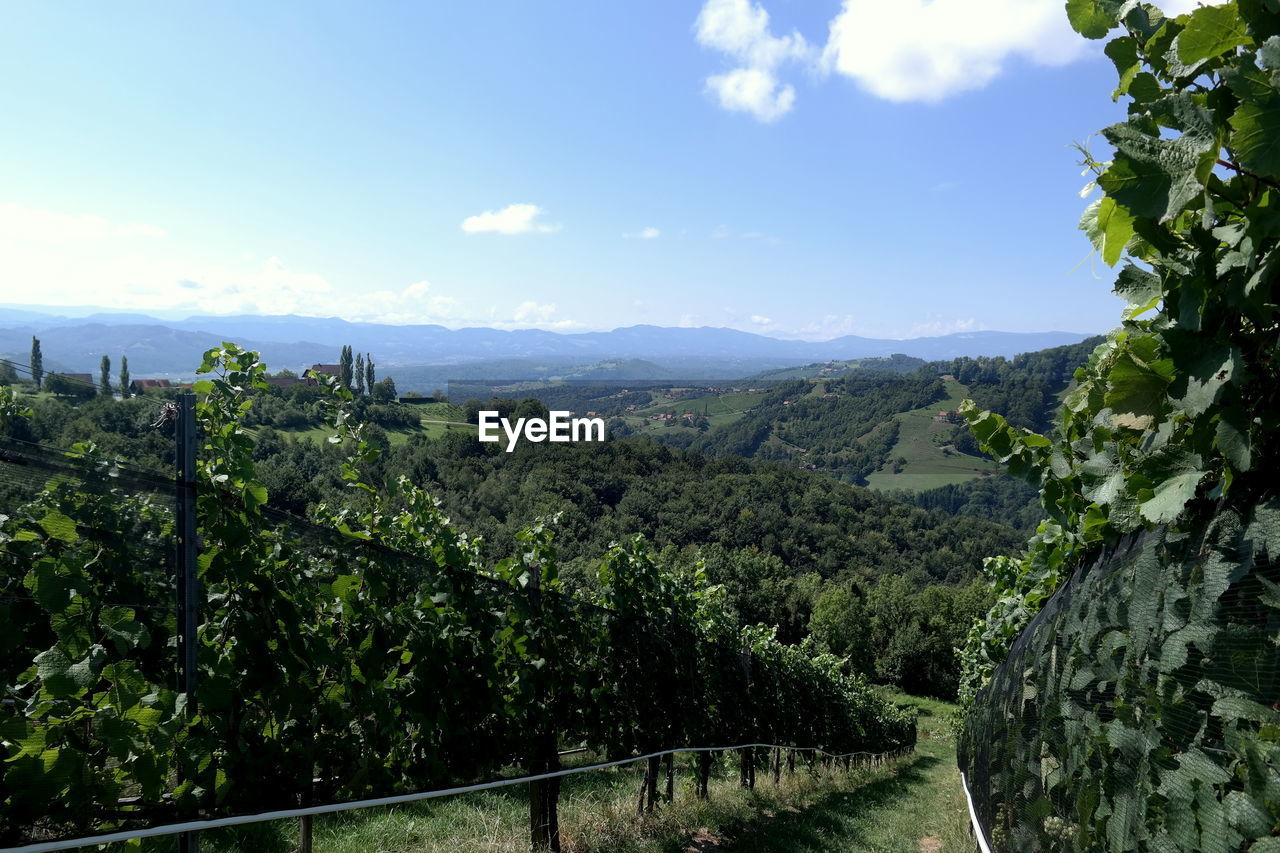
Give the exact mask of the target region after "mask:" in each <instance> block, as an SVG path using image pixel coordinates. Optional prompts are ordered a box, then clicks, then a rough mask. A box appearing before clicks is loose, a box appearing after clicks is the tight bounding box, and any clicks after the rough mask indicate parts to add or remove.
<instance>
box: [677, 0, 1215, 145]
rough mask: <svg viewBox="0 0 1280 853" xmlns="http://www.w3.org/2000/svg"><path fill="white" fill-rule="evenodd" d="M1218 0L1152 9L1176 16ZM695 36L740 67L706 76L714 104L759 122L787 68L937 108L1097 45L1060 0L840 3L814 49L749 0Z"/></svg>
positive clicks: (1173, 0) (718, 14)
mask: <svg viewBox="0 0 1280 853" xmlns="http://www.w3.org/2000/svg"><path fill="white" fill-rule="evenodd" d="M1223 2H1226V0H1168V2H1165V3H1160V4H1158V5H1160V6H1162V8H1164V10H1165V12H1166V14H1169V15H1177V14H1182V13H1185V12H1189V11H1191V10H1193V9H1194V8H1195V7H1196V6H1200V5H1216V4H1220V3H1223ZM695 32H696V36H697V40H698V43H699V44H701V45H703V46H704V47H710V48H713V49H715V50H718V51H721V52H722V53H724V54H726V55H727V56H729V57H731V58H733V59H734V60H736V64H737V65H738V67H736V68H734V69H733V70H731V71H729V72H727V73H723V74H714V75H711V76H710V77H708V78H707V81H706V85H707V89H708V90H709V91H711V92H712V93H714V94H715V96H716V97H717V99H718V102H719V104H720V106H721V107H723V108H724V109H727V110H736V111H741V112H747V113H750V114H751V115H753V116H755V117H756V118H757V119H759V120H760V121H764V122H770V121H775V120H777V119H778V118H780V117H781V116H783V115H785V114H786V113H788V112H789V111H790V110H791V109H792V107H793V106H794V104H795V100H796V91H795V88H794V87H793V86H790V85H786V84H784V83H782V82H781V81H780V79H779V76H778V70H779V69H780V68H782V67H784V66H785V65H787V64H788V63H796V64H799V65H802V66H804V67H807V68H808V69H810V70H811V71H814V72H817V74H816V75H815V76H817V77H821V76H825V75H830V74H838V75H841V76H843V77H846V78H849V79H851V80H853V81H854V82H855V83H857V85H858V86H859V87H861V88H862V89H864V90H865V91H867V92H869V93H870V94H872V95H874V96H876V97H878V98H883V99H885V100H889V101H922V102H936V101H940V100H943V99H944V98H947V97H950V96H952V95H956V94H958V93H961V92H965V91H970V90H973V89H981V88H983V87H985V86H987V85H988V84H990V83H991V81H993V80H994V79H996V78H997V77H999V76H1000V75H1001V74H1002V73H1004V72H1005V71H1007V69H1008V68H1009V66H1010V65H1011V64H1012V63H1015V62H1028V63H1032V64H1035V65H1045V66H1059V65H1065V64H1067V63H1069V62H1072V61H1074V60H1076V59H1078V58H1080V57H1082V56H1085V55H1088V54H1090V53H1091V52H1094V53H1096V52H1097V50H1098V49H1099V46H1100V42H1097V41H1094V42H1090V41H1088V40H1087V39H1084V38H1083V37H1081V36H1080V35H1078V34H1077V33H1075V32H1074V31H1073V30H1072V29H1071V26H1070V24H1069V23H1068V22H1067V16H1066V12H1065V10H1064V9H1063V6H1062V3H1061V2H1050V0H843V4H842V6H841V8H840V11H839V12H838V13H837V14H836V16H835V17H834V18H833V19H832V20H831V22H830V24H829V27H828V35H827V42H826V45H825V46H824V47H823V48H822V50H821V51H819V50H816V49H815V48H814V47H812V46H811V45H809V44H808V43H807V42H806V41H805V39H804V37H803V36H801V35H800V34H799V33H796V32H792V33H791V34H790V35H786V36H781V37H780V36H775V35H773V33H772V32H771V31H770V27H769V13H768V12H767V11H766V10H765V9H764V7H763V6H760V5H757V4H755V3H753V2H751V0H707V2H706V3H705V4H704V5H703V7H702V10H701V12H700V13H699V15H698V19H697V22H696V24H695Z"/></svg>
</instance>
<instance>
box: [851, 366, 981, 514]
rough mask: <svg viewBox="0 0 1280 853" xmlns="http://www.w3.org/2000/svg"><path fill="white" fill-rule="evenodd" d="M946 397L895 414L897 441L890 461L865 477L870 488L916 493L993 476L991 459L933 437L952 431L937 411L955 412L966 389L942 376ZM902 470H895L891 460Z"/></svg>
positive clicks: (951, 425)
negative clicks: (962, 451) (964, 451)
mask: <svg viewBox="0 0 1280 853" xmlns="http://www.w3.org/2000/svg"><path fill="white" fill-rule="evenodd" d="M943 381H944V383H945V386H946V394H947V396H946V398H945V399H943V400H940V401H938V402H937V403H932V404H930V405H928V406H925V407H923V408H919V409H914V410H912V411H910V412H903V413H902V414H900V415H897V420H898V423H899V424H900V425H901V426H900V429H899V432H898V443H897V444H895V445H894V447H893V449H892V450H890V451H889V459H890V462H889V463H887V464H886V465H885V466H883V467H882V468H881V469H880V470H878V471H876V472H875V473H874V474H871V475H870V476H869V477H867V485H869V486H870V487H871V488H873V489H881V490H889V489H902V490H905V491H912V492H919V491H924V490H925V489H934V488H937V487H938V486H948V485H953V484H959V483H964V482H967V481H968V480H972V479H974V478H975V477H987V476H992V475H994V474H996V473H998V472H999V471H1000V466H999V465H998V464H997V463H995V462H994V461H992V460H991V459H986V458H980V457H977V456H969V455H967V454H964V453H959V452H956V451H955V450H954V449H950V450H948V449H947V448H946V447H945V446H943V445H940V444H939V443H938V442H937V441H936V439H937V438H938V437H939V436H944V435H947V434H948V433H950V432H951V430H952V427H953V424H951V423H948V422H946V421H940V420H938V413H939V412H943V411H955V410H956V409H957V408H959V406H960V404H961V403H962V402H964V400H965V399H966V397H968V394H969V390H968V388H966V387H965V386H964V385H962V384H960V383H959V382H957V381H956V380H955V379H953V378H951V377H945V378H944V380H943ZM899 459H903V460H906V461H905V463H899V467H900V468H901V471H899V472H897V473H895V471H894V470H893V469H894V465H893V460H899Z"/></svg>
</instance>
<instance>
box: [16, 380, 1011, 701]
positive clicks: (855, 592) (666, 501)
mask: <svg viewBox="0 0 1280 853" xmlns="http://www.w3.org/2000/svg"><path fill="white" fill-rule="evenodd" d="M858 382H860V383H861V386H860V387H866V388H874V387H876V385H877V384H878V382H879V379H878V378H874V379H869V380H868V379H866V378H863V379H861V380H858ZM295 387H296V389H297V390H295V391H294V392H293V394H292V396H290V397H285V396H284V395H282V393H281V392H280V391H279V390H278V389H265V390H261V391H258V392H255V393H254V394H252V395H250V396H249V398H248V400H247V402H246V405H247V409H246V413H245V423H246V424H248V425H249V426H250V428H251V429H252V430H253V434H254V441H255V447H254V458H255V463H256V466H257V476H258V478H259V479H260V481H261V482H262V483H263V484H264V486H265V487H266V489H267V494H268V500H269V502H270V505H272V506H273V507H276V508H278V509H281V510H284V511H287V512H290V513H292V514H295V515H298V516H306V515H309V514H311V513H312V511H313V510H314V508H315V507H316V506H317V505H320V504H323V503H328V504H330V505H348V504H350V505H356V506H358V505H359V504H360V501H361V499H362V498H361V495H360V494H359V493H355V492H352V491H351V489H350V488H349V487H348V486H347V484H346V481H345V480H344V478H343V474H342V466H341V462H342V460H343V458H344V453H345V451H344V450H343V449H342V448H340V447H337V446H334V445H331V444H329V443H328V442H326V441H323V440H318V439H320V438H321V437H322V436H324V435H326V434H327V433H326V431H325V430H324V429H321V428H319V427H316V426H315V424H316V423H317V419H318V418H320V414H319V412H320V410H321V409H322V408H323V402H322V400H320V399H319V398H318V394H319V393H320V390H318V389H316V388H315V387H313V386H304V385H299V386H295ZM901 387H903V388H908V387H909V388H916V389H924V393H928V389H929V383H917V384H914V385H910V386H901ZM27 399H28V400H29V402H30V408H31V410H32V416H31V417H30V418H26V419H17V420H14V421H11V422H10V424H9V427H8V431H9V432H10V434H13V435H15V436H17V437H19V438H23V439H25V440H31V441H38V442H40V443H43V444H47V445H52V446H58V447H66V446H70V445H71V444H73V443H75V442H79V441H91V442H93V443H94V444H95V445H96V447H97V448H98V451H99V452H101V453H103V454H106V455H108V456H114V457H118V458H123V459H128V460H131V461H133V462H135V463H137V464H142V465H145V466H147V467H150V468H153V469H156V470H169V469H170V468H171V466H172V464H173V460H172V441H171V439H170V438H169V437H168V436H167V435H166V434H165V432H164V430H163V429H162V428H161V429H158V428H156V426H155V421H156V420H157V414H158V412H159V410H160V407H161V406H162V404H163V401H164V398H163V397H162V396H157V395H146V396H143V397H135V398H131V399H114V398H107V397H102V396H99V397H96V398H93V399H88V400H71V399H60V398H57V397H54V396H52V395H49V394H44V393H42V394H39V395H34V396H29V397H28V398H27ZM521 407H522V410H523V411H525V412H526V413H527V414H528V413H537V412H540V411H544V410H543V409H542V407H541V404H539V403H537V402H536V401H527V402H526V403H523V404H520V407H517V408H521ZM456 408H457V407H448V406H446V405H445V404H431V405H430V406H427V407H418V406H409V405H405V404H400V405H396V404H377V403H373V402H371V400H370V399H369V398H368V397H367V396H366V397H364V398H361V399H358V400H357V401H354V402H353V403H352V405H351V412H352V414H353V416H354V417H356V418H357V419H358V420H360V421H364V422H365V423H366V426H365V430H366V433H367V435H368V437H369V439H370V441H371V444H372V445H373V446H377V447H380V448H382V450H383V451H384V452H383V453H382V455H381V456H380V457H379V458H378V459H376V460H373V461H371V462H370V463H368V469H367V477H368V478H369V479H370V481H371V482H373V483H376V484H378V485H380V486H384V487H385V486H387V485H388V484H392V483H394V482H395V481H396V479H397V478H398V477H400V476H405V477H407V478H408V479H409V481H410V482H413V483H414V484H416V485H417V486H419V487H421V488H423V489H425V490H426V491H427V492H428V493H430V494H431V495H433V496H434V497H435V498H436V499H437V500H439V501H440V502H441V506H442V508H443V509H444V510H445V512H446V513H447V514H448V515H449V517H450V518H451V519H452V520H453V522H454V523H456V524H457V525H459V526H460V527H461V529H463V530H466V531H467V532H468V534H469V535H471V536H473V537H479V538H480V544H479V548H480V553H481V554H482V555H484V557H485V558H487V559H496V558H497V557H499V556H501V555H504V554H508V553H512V552H513V551H514V550H516V549H517V548H518V541H517V539H518V536H519V535H521V530H522V529H523V528H524V527H525V526H527V525H529V524H532V523H535V522H536V521H537V520H538V519H539V518H544V517H546V518H550V517H555V518H557V521H556V522H555V523H554V525H553V529H554V530H555V535H556V544H557V550H558V552H559V557H560V561H561V563H562V575H563V577H564V580H565V583H566V584H567V585H569V586H570V587H578V588H586V587H590V586H591V584H592V583H593V577H594V563H595V561H596V560H597V559H598V555H599V554H600V553H602V552H603V551H605V550H607V549H608V548H609V546H610V545H611V543H613V542H618V541H624V540H626V539H627V538H628V537H630V536H632V535H634V534H637V533H638V534H642V535H644V536H645V537H647V538H648V539H649V540H650V541H651V542H652V543H653V544H654V546H655V547H656V548H657V549H658V551H659V553H660V556H661V559H662V560H664V561H666V562H668V563H670V564H672V565H676V564H681V565H688V564H691V563H693V562H696V561H698V560H702V561H703V562H704V563H705V564H706V570H707V573H708V576H709V578H710V579H711V581H712V582H714V583H717V584H722V585H723V586H724V587H725V590H726V592H727V593H728V596H727V599H726V603H727V605H728V608H729V612H730V613H732V614H733V615H734V616H735V618H736V619H737V620H738V621H739V622H740V623H742V624H757V623H761V624H768V625H776V626H778V628H779V632H780V634H779V635H780V636H781V637H782V638H783V639H785V640H788V641H798V640H800V639H802V638H804V637H806V636H809V635H811V634H813V635H815V636H816V637H817V638H818V639H820V640H821V641H822V642H824V643H825V644H826V645H827V646H828V647H829V648H832V649H833V650H835V651H838V652H839V653H841V654H847V655H849V656H850V657H851V659H852V662H853V663H852V665H853V666H855V667H856V668H857V669H858V670H859V671H863V672H866V673H869V674H871V675H873V676H874V677H876V678H878V679H881V680H885V681H888V682H890V683H894V684H905V685H907V686H909V687H911V688H912V689H914V690H916V691H917V692H932V693H936V694H939V695H944V696H950V695H953V694H954V691H955V685H956V678H957V673H958V670H957V669H956V667H955V665H954V663H953V659H952V655H951V649H952V648H953V647H954V645H955V644H956V643H958V642H960V641H961V640H962V639H963V637H962V633H963V626H965V625H967V624H968V622H969V621H970V620H971V618H972V617H973V616H975V615H976V614H977V613H979V612H981V611H982V610H983V609H984V608H985V607H986V606H988V604H989V602H988V601H987V600H986V596H985V593H984V592H982V591H981V590H974V589H970V588H969V584H970V582H971V581H972V579H973V577H974V575H975V572H976V571H977V568H978V567H979V566H980V565H981V562H982V559H983V558H984V557H986V556H988V555H990V554H994V553H999V552H1001V551H1002V550H1007V549H1008V548H1010V547H1012V546H1013V545H1014V544H1015V543H1016V542H1017V541H1018V540H1019V538H1020V537H1019V535H1018V533H1017V532H1016V531H1015V530H1014V529H1012V528H1010V527H1008V526H1005V525H1000V524H996V523H993V522H991V521H989V520H982V521H976V522H975V521H974V520H972V519H957V518H952V517H949V516H947V515H946V514H942V513H931V512H928V511H925V510H922V509H920V508H918V507H914V506H911V505H909V504H906V503H904V502H901V501H897V500H894V499H892V498H889V497H886V496H882V495H879V494H877V493H875V492H873V491H869V490H866V489H862V488H859V487H856V486H853V485H849V484H846V483H842V482H839V481H838V480H836V479H834V478H832V477H829V476H825V475H824V474H822V473H819V472H815V471H806V470H799V469H796V468H793V467H786V466H783V465H780V464H774V463H769V462H762V461H750V460H745V459H741V458H737V457H734V456H731V455H722V456H711V455H708V454H706V453H703V452H700V451H697V450H683V449H678V448H672V447H667V446H664V445H662V444H660V443H658V442H656V441H653V440H652V439H649V438H646V437H636V438H630V439H621V440H613V441H609V442H606V443H604V444H581V445H561V444H528V443H525V444H521V445H519V446H518V447H517V448H516V450H515V451H514V452H512V453H505V452H503V451H502V450H500V449H499V448H498V447H496V446H495V445H492V444H480V443H479V442H477V441H476V440H475V434H474V431H472V430H471V429H464V430H459V431H456V432H455V431H452V430H450V431H443V430H442V431H440V432H438V433H432V432H429V431H428V430H427V429H425V428H419V429H408V428H405V429H404V430H403V431H400V432H396V431H394V430H395V429H396V428H395V427H393V426H392V427H379V426H378V425H377V423H378V422H382V423H384V424H391V423H392V416H395V417H396V418H409V419H410V420H414V419H416V418H418V417H419V415H417V414H414V413H413V412H414V411H415V410H418V409H426V410H428V412H429V413H430V414H445V413H447V412H448V411H453V410H455V409H456ZM438 410H439V411H438ZM459 411H460V410H459ZM457 416H460V414H459V415H457ZM268 424H276V425H278V426H280V427H285V426H292V427H293V428H292V429H285V428H275V427H272V426H268ZM393 439H394V440H393ZM913 658H914V659H916V660H917V661H918V662H921V665H918V666H912V665H910V664H909V661H910V660H911V659H913ZM926 660H927V661H928V663H927V665H926V664H924V663H923V662H924V661H926Z"/></svg>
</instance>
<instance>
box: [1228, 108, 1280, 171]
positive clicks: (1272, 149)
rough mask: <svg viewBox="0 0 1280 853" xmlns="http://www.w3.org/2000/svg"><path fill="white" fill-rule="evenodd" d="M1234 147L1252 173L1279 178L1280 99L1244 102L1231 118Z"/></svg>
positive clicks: (1231, 143) (1241, 160)
mask: <svg viewBox="0 0 1280 853" xmlns="http://www.w3.org/2000/svg"><path fill="white" fill-rule="evenodd" d="M1231 129H1232V130H1234V131H1235V133H1233V134H1232V135H1231V142H1230V145H1231V147H1232V148H1233V149H1234V150H1235V152H1236V154H1237V155H1238V156H1239V157H1240V162H1241V163H1242V164H1243V165H1244V166H1245V167H1246V168H1248V169H1249V170H1250V171H1253V172H1256V173H1258V174H1260V175H1262V176H1264V177H1268V178H1280V97H1275V96H1273V97H1269V98H1266V99H1265V100H1262V101H1256V102H1245V103H1242V104H1241V105H1240V107H1239V108H1238V109H1237V110H1236V111H1235V114H1234V115H1233V116H1231Z"/></svg>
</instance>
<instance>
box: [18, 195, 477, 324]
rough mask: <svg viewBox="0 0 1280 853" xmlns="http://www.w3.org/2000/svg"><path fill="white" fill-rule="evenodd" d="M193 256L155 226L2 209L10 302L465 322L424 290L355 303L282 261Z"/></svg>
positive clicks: (444, 300) (355, 298) (448, 303)
mask: <svg viewBox="0 0 1280 853" xmlns="http://www.w3.org/2000/svg"><path fill="white" fill-rule="evenodd" d="M194 254H196V253H194V252H192V251H191V250H190V249H189V248H188V247H185V246H183V245H181V244H177V243H176V242H175V240H174V239H173V238H171V237H169V236H168V235H167V232H166V230H165V229H163V228H160V227H158V226H155V225H142V224H138V223H130V222H126V223H114V222H111V221H109V220H107V219H105V218H103V217H101V216H92V215H81V214H66V213H62V212H59V211H51V210H43V209H39V208H32V207H26V206H23V205H18V204H0V281H4V282H5V283H6V285H7V287H6V292H5V297H6V298H7V299H10V300H16V299H17V298H19V297H25V298H28V299H31V300H33V301H39V302H40V303H42V304H47V305H65V306H68V307H70V306H80V305H107V306H110V307H112V308H118V309H123V310H129V311H140V312H144V313H145V312H178V313H181V312H190V313H193V314H240V313H245V314H301V315H305V316H312V317H316V316H319V317H328V316H340V317H345V318H347V319H350V320H370V321H379V322H388V323H431V322H443V321H450V320H456V319H458V318H460V317H462V316H463V310H462V306H461V305H460V304H459V302H458V301H457V300H456V299H454V298H452V297H450V296H447V295H444V294H441V293H438V292H436V291H435V290H433V288H432V285H431V284H430V283H429V282H426V281H419V282H415V283H413V284H410V285H408V286H407V287H405V288H403V289H399V290H395V289H382V290H375V291H372V292H365V293H360V294H359V295H353V294H351V293H349V292H348V293H343V292H341V291H340V290H339V289H338V288H336V287H335V286H334V285H333V284H332V283H331V282H330V281H329V280H328V279H326V278H325V277H324V276H322V275H319V274H316V273H312V272H304V271H301V270H297V269H293V268H291V267H290V266H289V265H287V264H286V263H285V262H284V261H283V260H281V259H280V258H278V257H269V258H267V259H266V260H264V261H255V260H254V259H253V256H252V255H250V254H248V253H239V252H238V253H235V256H234V257H231V258H218V259H213V260H210V259H207V258H203V259H202V258H197V257H193V255H194Z"/></svg>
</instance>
